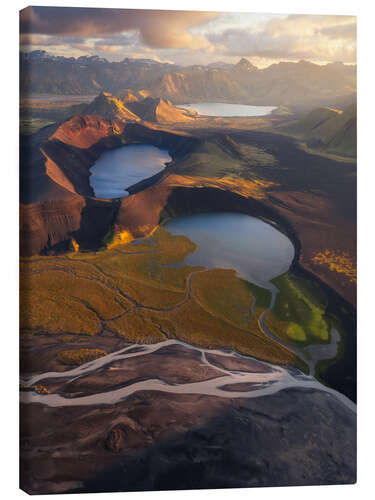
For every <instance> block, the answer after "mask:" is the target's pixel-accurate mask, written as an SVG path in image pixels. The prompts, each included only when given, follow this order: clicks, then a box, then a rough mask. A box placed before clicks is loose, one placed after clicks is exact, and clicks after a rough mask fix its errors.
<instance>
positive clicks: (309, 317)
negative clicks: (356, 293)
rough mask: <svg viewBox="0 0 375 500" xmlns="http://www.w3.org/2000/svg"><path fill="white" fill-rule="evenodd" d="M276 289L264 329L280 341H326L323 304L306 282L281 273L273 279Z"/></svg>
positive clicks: (327, 335)
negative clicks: (274, 300)
mask: <svg viewBox="0 0 375 500" xmlns="http://www.w3.org/2000/svg"><path fill="white" fill-rule="evenodd" d="M273 283H274V284H275V285H276V287H277V288H278V290H279V293H278V295H277V298H276V302H275V305H274V307H273V309H272V311H270V312H268V313H267V316H266V326H267V327H268V328H269V329H270V330H271V331H272V333H274V334H275V335H277V336H279V337H280V338H282V339H283V340H286V341H288V342H290V343H292V344H296V345H303V344H306V345H307V344H311V343H322V342H328V341H329V330H330V325H329V322H328V320H327V318H326V316H325V310H326V304H325V303H324V301H323V300H322V298H321V297H320V296H319V295H318V294H317V293H316V291H315V290H314V288H313V287H312V286H309V284H308V282H307V281H306V280H302V279H300V278H296V277H294V276H292V275H289V274H283V275H282V276H279V277H278V278H276V279H274V280H273Z"/></svg>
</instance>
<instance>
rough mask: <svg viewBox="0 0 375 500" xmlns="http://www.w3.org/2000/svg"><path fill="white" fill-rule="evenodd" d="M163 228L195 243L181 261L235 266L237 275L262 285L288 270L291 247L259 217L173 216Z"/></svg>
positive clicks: (291, 254) (216, 266)
mask: <svg viewBox="0 0 375 500" xmlns="http://www.w3.org/2000/svg"><path fill="white" fill-rule="evenodd" d="M165 228H166V229H167V230H168V231H170V232H171V233H172V234H183V235H185V236H187V237H188V238H190V239H191V240H192V241H194V243H196V244H197V249H196V250H195V251H194V252H193V253H191V254H189V255H188V256H187V258H186V259H185V261H184V264H191V265H201V266H205V267H207V268H209V269H212V268H224V269H235V270H236V271H237V274H238V276H240V277H241V278H244V279H246V280H247V281H250V282H252V283H254V284H255V285H258V286H261V287H263V288H268V289H272V288H273V286H272V285H271V284H270V280H272V279H273V278H276V277H277V276H280V275H281V274H283V273H285V272H286V271H288V269H289V267H290V265H291V263H292V260H293V257H294V247H293V244H292V243H291V241H290V240H289V239H288V238H287V237H286V236H285V235H284V234H283V233H281V232H280V231H278V230H277V229H276V228H274V227H273V226H271V225H270V224H267V223H266V222H263V221H262V220H260V219H257V218H255V217H251V216H249V215H245V214H240V213H236V212H218V213H209V214H197V215H189V216H184V217H176V218H174V219H171V220H169V221H167V223H166V225H165Z"/></svg>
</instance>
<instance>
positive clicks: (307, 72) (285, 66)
mask: <svg viewBox="0 0 375 500" xmlns="http://www.w3.org/2000/svg"><path fill="white" fill-rule="evenodd" d="M20 74H21V78H20V86H21V88H20V91H21V96H27V95H30V94H61V95H68V94H76V95H89V94H97V93H98V92H99V91H102V90H104V91H107V92H110V93H112V94H115V93H117V92H118V91H120V90H121V89H124V88H132V89H135V90H141V89H143V90H146V91H148V92H149V94H150V95H151V96H152V97H161V98H164V99H168V100H170V101H171V102H173V103H174V104H182V103H188V102H193V101H202V100H208V99H209V100H211V101H212V100H216V101H224V102H225V101H227V102H237V103H246V104H258V105H276V106H279V105H286V106H291V107H295V108H300V109H307V108H309V107H310V108H311V109H312V108H313V107H317V106H339V107H340V106H342V107H344V106H346V105H349V104H351V103H352V102H354V100H355V95H356V87H357V84H356V66H348V65H344V64H342V63H330V64H326V65H324V66H320V65H317V64H313V63H311V62H307V61H299V62H297V63H292V62H280V63H278V64H272V65H271V66H269V67H267V68H264V69H259V68H257V67H256V66H254V65H253V64H252V63H251V62H250V61H248V60H247V59H245V58H242V59H241V60H240V61H239V62H238V63H237V64H229V63H223V62H218V63H213V64H209V65H207V66H204V65H193V66H186V67H182V66H178V65H176V64H170V63H160V62H157V61H154V60H152V59H133V58H125V59H123V60H122V61H121V62H109V61H107V60H106V59H104V58H101V57H98V56H81V57H78V58H74V57H69V58H67V57H63V56H53V55H50V54H48V53H47V52H45V51H33V52H29V53H25V52H21V53H20Z"/></svg>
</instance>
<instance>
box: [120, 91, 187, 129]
mask: <svg viewBox="0 0 375 500" xmlns="http://www.w3.org/2000/svg"><path fill="white" fill-rule="evenodd" d="M128 107H129V108H130V109H131V110H132V111H133V112H134V113H135V114H136V115H138V116H139V117H141V118H142V120H146V121H148V122H157V123H181V122H191V121H193V120H194V119H195V117H196V115H197V113H195V112H194V111H189V110H187V109H181V108H177V107H176V106H173V104H172V103H171V101H168V100H164V99H161V98H152V97H147V98H146V99H143V100H142V101H140V100H138V101H133V102H129V103H128Z"/></svg>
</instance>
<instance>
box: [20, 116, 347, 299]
mask: <svg viewBox="0 0 375 500" xmlns="http://www.w3.org/2000/svg"><path fill="white" fill-rule="evenodd" d="M197 133H199V136H200V137H199V138H198V137H196V136H195V135H196V134H197ZM220 133H221V134H222V131H220ZM228 134H231V139H223V136H222V135H219V131H215V130H214V131H212V130H211V129H210V130H206V131H205V130H201V129H200V130H199V132H198V131H197V130H192V131H191V132H188V131H186V129H185V131H183V132H182V131H181V132H179V133H177V132H171V131H169V130H168V129H167V128H166V127H163V126H161V125H158V124H154V125H151V124H150V123H149V124H145V123H144V124H140V123H134V122H124V121H119V120H115V119H110V118H104V117H100V116H76V117H74V118H72V119H70V120H68V121H66V122H64V123H62V124H60V125H59V126H50V127H46V128H44V129H42V130H41V131H40V132H39V133H37V134H35V135H34V136H32V138H31V139H29V141H27V142H25V143H24V145H23V153H22V156H21V157H22V162H21V163H22V164H21V169H22V174H21V178H22V179H23V180H24V189H23V190H22V193H21V195H22V198H21V200H22V202H23V204H22V207H21V243H22V244H21V247H22V253H23V254H35V253H40V252H56V251H58V250H64V249H65V250H66V249H68V248H69V245H70V244H71V242H72V238H74V239H75V240H77V241H78V243H79V245H80V248H82V249H84V248H100V247H101V246H102V245H103V243H102V240H103V238H104V236H105V235H106V234H107V233H108V232H109V231H110V230H111V228H113V229H114V233H115V236H114V243H115V242H116V239H120V237H121V234H123V235H126V238H127V239H128V238H134V237H141V236H145V235H147V234H149V233H150V232H151V231H152V230H153V229H154V228H155V227H156V226H157V225H158V224H159V221H160V219H163V218H165V217H166V216H173V215H178V214H183V213H197V212H200V211H210V210H211V211H212V210H216V211H217V210H237V211H240V212H244V213H248V214H250V215H259V216H266V217H268V218H269V219H271V220H274V221H275V222H277V223H278V224H279V226H280V227H281V228H282V229H283V230H284V231H286V232H287V233H288V234H289V236H290V237H291V238H292V240H293V241H294V243H295V245H296V247H297V251H299V255H298V257H299V262H300V264H301V265H302V267H303V268H304V269H305V270H308V271H310V272H311V273H313V274H314V275H315V276H317V277H319V278H320V279H321V280H322V281H323V282H325V283H326V284H327V285H329V286H330V287H331V288H332V289H334V290H336V291H337V292H338V293H339V294H340V295H341V296H343V297H344V298H345V299H346V300H347V301H348V302H350V303H351V304H353V305H354V304H355V256H356V248H355V222H356V216H355V166H353V165H351V164H345V163H339V162H337V161H333V160H330V159H327V158H323V157H319V156H317V155H311V154H308V153H307V152H305V151H303V150H301V149H299V148H298V146H297V145H296V144H295V143H294V142H293V140H291V139H290V138H287V137H283V136H280V135H276V134H270V133H261V132H254V131H246V132H244V131H237V132H236V131H235V130H230V131H228ZM233 139H234V140H233ZM140 142H141V143H146V144H153V145H155V146H159V147H163V148H166V149H168V151H169V153H170V155H171V157H172V159H173V161H172V163H171V164H170V165H169V166H168V167H167V168H166V169H165V170H164V171H163V173H161V174H158V175H157V176H155V177H154V178H153V179H151V180H150V181H143V182H141V183H139V184H138V185H137V189H133V191H132V190H130V191H131V192H133V194H132V195H131V196H129V197H127V198H123V199H122V200H120V201H118V200H97V199H95V198H93V193H92V190H91V188H90V185H89V169H90V167H91V166H92V165H93V163H94V162H95V161H96V159H97V158H98V157H99V155H100V154H101V153H102V152H103V151H105V150H108V149H111V148H114V147H117V146H119V145H121V144H124V143H128V144H129V143H140ZM254 150H255V153H254ZM261 151H267V155H265V156H266V158H269V157H272V155H273V156H274V157H275V158H277V162H276V163H275V162H274V163H273V164H272V163H270V164H267V165H263V166H262V164H261V163H259V162H258V163H257V162H256V161H255V159H256V158H258V156H259V154H260V152H261ZM26 153H27V154H26ZM254 154H256V155H258V156H254ZM270 154H271V156H270ZM228 165H230V169H231V170H230V169H228ZM223 168H224V169H226V170H225V172H224V171H222V169H223ZM231 171H233V172H232V173H230V172H231ZM116 235H117V236H116Z"/></svg>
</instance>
